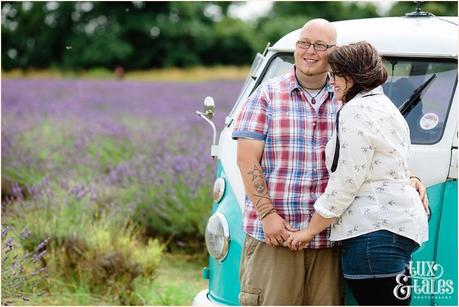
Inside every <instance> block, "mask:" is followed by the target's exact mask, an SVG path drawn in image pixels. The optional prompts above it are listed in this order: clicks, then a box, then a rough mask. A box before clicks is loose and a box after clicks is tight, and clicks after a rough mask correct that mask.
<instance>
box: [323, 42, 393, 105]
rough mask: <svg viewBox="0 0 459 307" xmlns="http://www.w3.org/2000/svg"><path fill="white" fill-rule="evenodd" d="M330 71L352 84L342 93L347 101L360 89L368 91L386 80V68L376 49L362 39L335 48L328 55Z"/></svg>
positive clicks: (344, 100) (360, 90)
mask: <svg viewBox="0 0 459 307" xmlns="http://www.w3.org/2000/svg"><path fill="white" fill-rule="evenodd" d="M328 62H329V64H330V67H331V69H332V71H333V72H334V73H335V74H336V75H337V76H340V77H344V78H345V79H346V80H352V81H353V82H354V85H353V86H352V87H351V89H350V90H349V91H348V92H347V93H346V94H345V95H344V97H343V102H347V101H349V100H351V99H352V98H354V97H355V95H357V94H358V93H360V92H362V91H369V90H371V89H373V88H375V87H377V86H379V85H381V84H383V83H384V82H385V81H386V80H387V70H386V68H385V67H384V65H383V63H382V59H381V57H380V56H379V55H378V52H377V51H376V49H375V48H374V47H373V46H372V45H371V44H370V43H368V42H365V41H362V42H358V43H354V44H349V45H344V46H340V47H337V48H335V49H334V50H332V51H331V52H330V54H329V55H328Z"/></svg>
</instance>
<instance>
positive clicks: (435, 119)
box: [383, 57, 457, 144]
mask: <svg viewBox="0 0 459 307" xmlns="http://www.w3.org/2000/svg"><path fill="white" fill-rule="evenodd" d="M384 64H385V66H386V68H387V73H388V78H387V81H386V83H385V84H384V85H383V88H384V93H385V94H386V95H387V96H388V97H389V98H390V99H391V100H392V101H393V102H394V104H395V105H396V106H397V107H399V106H400V105H401V104H402V103H403V102H404V101H405V100H407V99H408V98H409V97H410V96H411V94H412V93H413V91H414V90H415V89H416V88H418V87H419V86H420V85H421V84H423V83H424V82H425V81H426V80H428V79H429V78H430V77H432V75H433V74H436V78H435V79H434V80H433V81H432V83H431V84H430V86H429V87H428V88H426V89H425V90H424V92H423V94H422V96H421V100H420V101H419V103H418V105H416V106H415V107H414V108H413V109H412V110H411V112H410V113H408V114H407V116H406V118H405V119H406V121H407V122H408V125H409V126H410V133H411V143H413V144H434V143H436V142H438V141H439V140H440V139H441V137H442V135H443V130H444V127H445V124H446V120H447V118H448V114H449V109H450V105H451V101H452V99H453V95H454V90H455V88H456V82H457V61H446V60H440V59H406V58H396V57H387V58H385V59H384Z"/></svg>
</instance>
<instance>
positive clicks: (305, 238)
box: [287, 229, 314, 251]
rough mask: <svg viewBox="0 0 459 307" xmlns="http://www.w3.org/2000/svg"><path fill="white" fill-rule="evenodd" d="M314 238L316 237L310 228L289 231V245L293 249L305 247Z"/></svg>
mask: <svg viewBox="0 0 459 307" xmlns="http://www.w3.org/2000/svg"><path fill="white" fill-rule="evenodd" d="M312 239H314V234H312V233H311V232H310V231H308V229H306V230H300V231H297V232H289V238H288V239H287V246H288V248H289V249H290V250H292V251H298V250H300V249H303V248H305V247H306V245H308V244H309V241H311V240H312Z"/></svg>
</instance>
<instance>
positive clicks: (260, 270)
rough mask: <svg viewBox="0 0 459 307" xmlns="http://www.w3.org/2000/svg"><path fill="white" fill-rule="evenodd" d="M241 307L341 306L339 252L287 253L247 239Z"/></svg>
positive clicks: (244, 252)
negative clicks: (262, 306)
mask: <svg viewBox="0 0 459 307" xmlns="http://www.w3.org/2000/svg"><path fill="white" fill-rule="evenodd" d="M240 279H241V292H240V293H239V303H240V304H241V305H246V306H247V305H251V306H257V305H343V278H342V274H341V270H340V254H339V248H337V247H335V248H325V249H304V250H301V251H297V252H295V251H290V250H289V249H288V248H286V247H273V246H270V245H267V244H266V243H264V242H261V241H258V240H255V239H254V238H252V237H250V236H248V235H247V236H246V239H245V241H244V247H243V250H242V258H241V270H240Z"/></svg>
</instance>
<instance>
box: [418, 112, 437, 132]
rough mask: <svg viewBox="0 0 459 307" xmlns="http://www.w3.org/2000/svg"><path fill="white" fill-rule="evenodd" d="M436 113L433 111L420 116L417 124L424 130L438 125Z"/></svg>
mask: <svg viewBox="0 0 459 307" xmlns="http://www.w3.org/2000/svg"><path fill="white" fill-rule="evenodd" d="M438 122H439V120H438V115H437V114H435V113H426V114H424V115H423V116H422V117H421V120H420V122H419V125H420V126H421V128H422V129H424V130H430V129H433V128H435V127H437V125H438Z"/></svg>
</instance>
